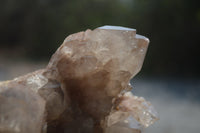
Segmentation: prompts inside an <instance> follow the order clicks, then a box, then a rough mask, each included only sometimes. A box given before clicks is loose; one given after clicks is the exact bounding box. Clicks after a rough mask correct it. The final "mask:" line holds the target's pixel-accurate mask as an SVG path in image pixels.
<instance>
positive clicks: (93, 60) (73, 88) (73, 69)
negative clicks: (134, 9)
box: [0, 26, 158, 133]
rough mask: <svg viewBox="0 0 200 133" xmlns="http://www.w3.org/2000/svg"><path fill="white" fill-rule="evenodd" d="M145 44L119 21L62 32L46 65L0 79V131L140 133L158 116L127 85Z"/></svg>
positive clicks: (139, 60) (24, 132)
mask: <svg viewBox="0 0 200 133" xmlns="http://www.w3.org/2000/svg"><path fill="white" fill-rule="evenodd" d="M148 43H149V40H148V39H147V38H146V37H144V36H141V35H137V34H136V30H134V29H130V28H125V27H119V26H103V27H99V28H97V29H94V30H86V31H85V32H79V33H76V34H72V35H70V36H68V37H67V38H66V39H65V40H64V42H63V44H62V45H61V46H60V47H59V48H58V50H57V51H56V52H55V53H54V54H53V56H52V58H51V59H50V62H49V64H48V65H47V67H46V68H44V69H41V70H38V71H35V72H33V73H29V74H27V75H25V76H21V77H18V78H15V79H14V80H10V81H4V82H0V132H4V133H27V132H29V133H45V132H47V133H140V132H141V131H142V129H143V128H144V127H148V126H149V125H151V124H153V123H154V122H155V121H156V120H157V119H158V118H157V114H156V111H155V110H154V108H153V107H152V105H151V104H150V103H149V102H147V101H145V99H144V98H142V97H137V96H134V95H133V94H132V93H131V89H132V88H131V86H130V84H129V82H130V79H131V78H133V77H134V76H135V75H136V74H137V73H138V72H139V71H140V69H141V67H142V64H143V60H144V57H145V54H146V50H147V47H148Z"/></svg>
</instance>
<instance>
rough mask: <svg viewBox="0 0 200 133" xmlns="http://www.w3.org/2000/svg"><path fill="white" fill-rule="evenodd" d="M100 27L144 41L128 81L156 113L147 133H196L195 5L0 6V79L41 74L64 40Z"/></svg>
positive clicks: (129, 1) (69, 0)
mask: <svg viewBox="0 0 200 133" xmlns="http://www.w3.org/2000/svg"><path fill="white" fill-rule="evenodd" d="M103 25H117V26H125V27H130V28H135V29H137V33H138V34H141V35H144V36H146V37H148V38H149V39H150V45H149V49H148V52H147V55H146V58H145V61H144V65H143V68H142V71H141V72H140V73H139V74H138V75H137V76H136V77H135V78H134V79H133V80H132V81H131V83H132V86H133V88H134V89H133V93H134V94H136V95H138V96H144V97H145V98H146V99H147V100H149V101H151V102H152V104H153V105H154V106H155V108H156V109H157V110H158V112H159V114H160V120H159V121H158V122H157V123H156V124H155V125H153V126H151V127H150V128H148V129H147V130H146V133H199V131H200V126H199V123H200V54H199V53H200V2H199V0H0V80H7V79H12V78H14V77H16V76H19V75H23V74H25V73H27V72H32V71H34V70H36V69H39V68H44V67H45V66H46V65H47V62H48V60H49V59H50V57H51V55H52V54H53V53H54V52H55V51H56V49H57V48H58V47H59V46H60V45H61V44H62V42H63V40H64V39H65V37H67V36H68V35H69V34H72V33H75V32H79V31H83V30H86V29H94V28H97V27H100V26H103ZM127 60H128V59H127Z"/></svg>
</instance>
